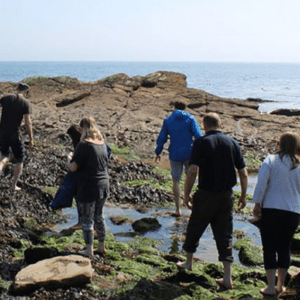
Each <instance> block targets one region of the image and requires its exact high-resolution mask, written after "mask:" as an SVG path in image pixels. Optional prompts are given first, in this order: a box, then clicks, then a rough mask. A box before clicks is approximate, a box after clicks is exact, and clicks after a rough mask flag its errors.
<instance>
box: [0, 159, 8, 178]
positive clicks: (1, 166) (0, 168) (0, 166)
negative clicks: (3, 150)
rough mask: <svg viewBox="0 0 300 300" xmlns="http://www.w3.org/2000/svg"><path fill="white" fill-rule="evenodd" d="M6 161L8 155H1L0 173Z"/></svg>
mask: <svg viewBox="0 0 300 300" xmlns="http://www.w3.org/2000/svg"><path fill="white" fill-rule="evenodd" d="M7 162H8V157H5V156H1V160H0V174H1V172H2V170H3V168H4V166H5V165H6V164H7Z"/></svg>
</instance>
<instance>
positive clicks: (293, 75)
mask: <svg viewBox="0 0 300 300" xmlns="http://www.w3.org/2000/svg"><path fill="white" fill-rule="evenodd" d="M156 71H173V72H179V73H183V74H185V75H186V76H187V85H188V87H191V88H196V89H201V90H205V91H206V92H208V93H211V94H214V95H217V96H221V97H227V98H238V99H247V98H259V99H262V100H268V102H265V103H262V104H260V105H259V110H260V111H261V112H262V113H268V112H270V111H272V110H274V109H279V108H289V109H300V64H299V63H233V62H230V63H229V62H220V63H218V62H107V61H105V62H101V61H97V62H90V61H89V62H83V61H76V62H75V61H74V62H62V61H59V62H58V61H49V62H40V61H36V62H21V61H17V62H6V61H3V62H0V81H11V82H20V81H22V80H23V79H25V78H27V77H32V76H49V77H55V76H71V77H75V78H78V79H79V80H81V81H96V80H99V79H102V78H105V77H107V76H111V75H113V74H117V73H125V74H127V75H128V76H130V77H132V76H137V75H140V76H144V75H147V74H150V73H153V72H156Z"/></svg>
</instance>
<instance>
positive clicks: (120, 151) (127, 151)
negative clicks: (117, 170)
mask: <svg viewBox="0 0 300 300" xmlns="http://www.w3.org/2000/svg"><path fill="white" fill-rule="evenodd" d="M109 146H110V148H111V152H112V153H113V154H131V150H130V148H129V147H128V146H126V147H124V148H122V149H121V148H119V147H118V146H117V145H116V144H110V145H109Z"/></svg>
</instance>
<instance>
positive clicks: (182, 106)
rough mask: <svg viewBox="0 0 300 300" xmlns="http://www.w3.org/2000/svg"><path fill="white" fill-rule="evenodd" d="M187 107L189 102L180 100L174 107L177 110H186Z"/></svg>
mask: <svg viewBox="0 0 300 300" xmlns="http://www.w3.org/2000/svg"><path fill="white" fill-rule="evenodd" d="M186 106H187V102H186V101H185V100H178V101H175V102H174V107H175V108H176V109H181V110H185V109H186Z"/></svg>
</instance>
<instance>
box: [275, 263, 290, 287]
mask: <svg viewBox="0 0 300 300" xmlns="http://www.w3.org/2000/svg"><path fill="white" fill-rule="evenodd" d="M287 272H288V269H283V268H278V279H277V285H276V291H277V293H281V292H284V291H285V286H284V283H285V278H286V275H287Z"/></svg>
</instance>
